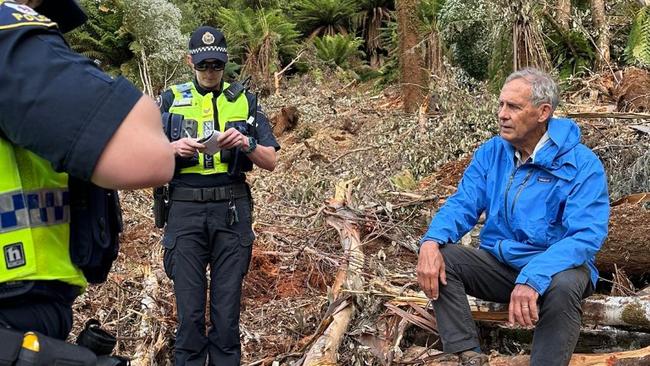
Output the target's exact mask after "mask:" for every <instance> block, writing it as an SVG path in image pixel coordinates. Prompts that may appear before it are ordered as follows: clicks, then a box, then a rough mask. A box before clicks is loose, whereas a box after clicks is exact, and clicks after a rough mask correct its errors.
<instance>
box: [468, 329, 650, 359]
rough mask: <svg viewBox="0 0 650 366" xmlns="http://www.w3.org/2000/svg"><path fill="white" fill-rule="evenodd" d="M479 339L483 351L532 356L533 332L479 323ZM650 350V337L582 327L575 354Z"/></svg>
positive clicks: (621, 331) (618, 330)
mask: <svg viewBox="0 0 650 366" xmlns="http://www.w3.org/2000/svg"><path fill="white" fill-rule="evenodd" d="M478 329H479V338H480V339H481V341H482V346H483V349H485V350H488V349H489V350H496V351H498V352H500V353H506V354H508V353H510V354H511V353H519V352H520V351H522V352H524V353H530V350H531V344H532V342H533V330H532V329H524V328H511V327H507V326H505V325H503V324H498V323H497V324H495V323H491V322H480V323H479V324H478ZM647 346H650V333H645V332H631V331H626V330H621V329H617V328H613V327H602V328H600V327H599V328H595V329H594V328H593V327H592V326H587V327H582V328H581V329H580V337H579V338H578V343H577V344H576V347H575V350H574V351H573V352H575V353H594V352H596V353H606V352H620V351H629V350H634V349H638V348H641V347H647Z"/></svg>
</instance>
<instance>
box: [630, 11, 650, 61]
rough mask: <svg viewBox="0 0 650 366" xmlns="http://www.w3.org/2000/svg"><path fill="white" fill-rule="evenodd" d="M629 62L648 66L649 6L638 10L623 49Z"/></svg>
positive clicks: (649, 45)
mask: <svg viewBox="0 0 650 366" xmlns="http://www.w3.org/2000/svg"><path fill="white" fill-rule="evenodd" d="M625 56H626V59H627V61H628V62H629V63H631V64H637V65H640V66H644V67H650V6H645V7H643V8H641V10H639V12H638V14H637V16H636V17H635V19H634V23H633V24H632V30H631V32H630V37H629V39H628V43H627V47H626V49H625Z"/></svg>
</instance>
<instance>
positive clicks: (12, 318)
mask: <svg viewBox="0 0 650 366" xmlns="http://www.w3.org/2000/svg"><path fill="white" fill-rule="evenodd" d="M0 326H4V327H9V328H12V329H15V330H18V331H21V332H27V331H34V332H39V333H42V334H45V335H47V336H50V337H53V338H57V339H61V340H65V339H66V338H67V337H68V334H69V333H70V329H72V304H71V303H63V302H59V301H55V300H53V299H46V298H27V297H26V298H24V299H22V300H17V301H16V300H12V301H7V300H0Z"/></svg>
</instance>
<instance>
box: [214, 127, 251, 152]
mask: <svg viewBox="0 0 650 366" xmlns="http://www.w3.org/2000/svg"><path fill="white" fill-rule="evenodd" d="M217 146H219V147H220V148H221V149H232V148H233V147H241V148H242V149H244V150H246V149H248V148H249V144H248V137H246V135H244V134H242V133H241V132H239V131H238V130H237V129H236V128H229V129H227V130H226V131H224V132H223V133H222V134H220V135H219V137H217Z"/></svg>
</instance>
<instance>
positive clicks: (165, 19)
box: [122, 0, 187, 95]
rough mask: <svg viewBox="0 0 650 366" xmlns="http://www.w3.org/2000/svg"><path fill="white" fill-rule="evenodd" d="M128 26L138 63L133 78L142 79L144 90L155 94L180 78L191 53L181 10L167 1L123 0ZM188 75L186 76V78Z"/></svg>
mask: <svg viewBox="0 0 650 366" xmlns="http://www.w3.org/2000/svg"><path fill="white" fill-rule="evenodd" d="M122 1H123V4H124V27H125V29H127V30H128V31H129V33H131V35H132V36H133V39H134V41H133V42H132V43H131V44H130V48H131V51H133V53H134V54H135V55H136V57H137V59H136V61H134V62H135V63H136V65H131V66H130V67H128V68H125V67H123V68H122V70H130V72H131V73H134V72H135V71H136V70H137V74H131V75H130V76H131V79H132V80H137V79H139V80H140V84H141V85H142V87H143V88H144V90H145V91H146V92H147V93H148V94H150V95H155V94H157V93H158V92H159V91H160V90H162V89H163V88H165V87H166V86H167V85H168V82H174V81H177V79H178V77H181V76H183V75H180V74H179V73H178V71H179V70H182V66H183V58H184V57H185V54H186V53H187V38H186V37H184V36H183V35H182V34H181V32H180V25H181V11H180V10H179V9H178V8H177V7H176V6H175V5H173V4H172V3H170V2H168V1H166V0H122ZM185 77H186V76H183V78H185Z"/></svg>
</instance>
